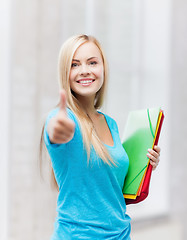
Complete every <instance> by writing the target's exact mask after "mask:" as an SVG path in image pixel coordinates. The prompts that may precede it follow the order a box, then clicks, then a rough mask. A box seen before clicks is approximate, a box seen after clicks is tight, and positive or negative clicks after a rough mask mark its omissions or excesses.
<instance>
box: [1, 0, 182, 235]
mask: <svg viewBox="0 0 187 240" xmlns="http://www.w3.org/2000/svg"><path fill="white" fill-rule="evenodd" d="M186 12H187V1H186V0H152V1H150V0H123V1H121V0H102V1H101V0H82V1H76V0H53V1H51V0H32V1H29V0H0V35H1V37H0V76H1V77H0V112H1V118H0V134H1V137H0V152H1V158H0V240H41V239H42V240H44V239H46V240H47V239H49V238H50V235H51V233H52V231H53V222H54V218H55V216H56V211H55V208H56V197H57V193H56V192H55V191H53V190H51V188H50V183H49V182H50V177H48V174H49V173H48V165H49V160H48V158H47V156H46V164H44V171H43V172H44V174H43V178H44V181H43V180H42V179H41V177H40V172H39V164H38V150H39V141H40V134H41V128H42V125H43V123H44V121H45V117H46V115H47V113H48V111H49V110H51V109H52V108H53V107H54V106H55V105H56V104H57V102H58V97H59V96H58V93H59V88H58V80H57V60H58V54H59V50H60V47H61V45H62V43H63V42H64V41H65V40H66V39H67V38H68V37H70V36H71V35H75V34H79V33H86V34H92V35H94V36H96V38H98V40H99V41H100V42H101V44H102V46H103V47H104V49H105V52H106V55H107V57H108V62H109V68H110V81H109V89H108V96H107V100H106V103H105V105H104V108H103V111H105V112H106V113H107V114H109V115H111V116H112V117H113V118H114V119H115V120H116V121H117V123H118V126H119V130H120V134H121V136H122V135H123V130H124V126H125V122H126V118H127V115H128V112H129V111H131V110H134V109H142V108H148V107H156V106H161V108H162V109H163V110H164V112H165V121H164V125H163V131H162V134H161V139H160V146H161V149H162V153H161V162H160V164H159V167H158V169H157V170H156V171H155V172H154V173H153V175H152V181H151V186H150V195H149V197H148V198H147V199H146V200H145V201H144V202H143V203H140V204H137V205H136V206H128V207H127V212H128V214H129V215H130V216H131V217H132V234H131V237H132V240H142V239H143V240H148V239H152V240H157V239H160V240H164V239H170V240H185V239H187V204H186V198H187V187H186V184H187V174H186V172H187V139H186V136H187V124H186V123H187V107H186V104H187V44H186V43H187V14H186Z"/></svg>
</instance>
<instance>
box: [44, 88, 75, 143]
mask: <svg viewBox="0 0 187 240" xmlns="http://www.w3.org/2000/svg"><path fill="white" fill-rule="evenodd" d="M47 132H48V135H49V139H50V142H51V143H54V144H55V143H56V144H61V143H67V142H69V141H70V140H71V139H72V138H73V136H74V132H75V123H74V121H73V120H71V119H69V118H68V115H67V110H66V95H65V91H64V90H61V91H60V107H59V112H58V113H57V115H56V116H54V117H53V118H51V119H50V121H49V123H48V126H47Z"/></svg>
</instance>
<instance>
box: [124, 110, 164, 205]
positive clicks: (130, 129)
mask: <svg viewBox="0 0 187 240" xmlns="http://www.w3.org/2000/svg"><path fill="white" fill-rule="evenodd" d="M163 119H164V113H163V111H162V110H161V109H160V108H151V109H145V110H138V111H133V112H130V114H129V116H128V119H127V124H126V127H125V131H124V136H123V139H122V144H123V147H124V149H125V151H126V152H127V155H128V157H129V170H128V173H127V176H126V179H125V183H124V186H123V195H124V198H125V199H126V204H133V203H138V202H140V201H142V200H144V199H145V198H146V197H147V195H148V192H149V183H150V179H151V173H152V165H151V164H150V163H149V162H150V160H149V159H148V157H147V156H146V155H147V150H148V148H152V149H153V147H154V145H157V144H158V139H159V135H160V131H161V127H162V123H163Z"/></svg>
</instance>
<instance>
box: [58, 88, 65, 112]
mask: <svg viewBox="0 0 187 240" xmlns="http://www.w3.org/2000/svg"><path fill="white" fill-rule="evenodd" d="M59 107H60V111H61V112H63V113H65V114H66V92H65V90H61V91H60V106H59Z"/></svg>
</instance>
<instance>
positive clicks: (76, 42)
mask: <svg viewBox="0 0 187 240" xmlns="http://www.w3.org/2000/svg"><path fill="white" fill-rule="evenodd" d="M86 42H93V43H94V44H95V45H96V46H97V47H98V49H99V50H100V53H101V57H102V61H103V66H104V81H103V85H102V87H101V88H100V90H99V91H98V92H97V93H96V96H95V102H94V107H95V109H99V108H100V107H101V106H102V104H103V100H104V96H105V94H106V87H107V83H108V65H107V61H106V57H105V54H104V52H103V49H102V48H101V45H100V43H99V42H98V41H97V39H96V38H95V37H93V36H87V35H76V36H73V37H71V38H69V39H68V40H67V41H66V42H65V43H64V44H63V45H62V47H61V50H60V53H59V60H58V75H59V85H60V88H63V89H64V90H65V91H66V98H67V107H68V108H69V109H71V110H72V111H73V113H74V114H75V115H76V117H77V119H78V122H79V125H80V128H81V132H82V136H83V143H84V146H85V149H86V151H87V157H88V161H89V159H90V152H91V147H92V146H93V148H94V150H95V152H96V153H97V155H98V156H99V157H100V158H101V159H102V160H103V161H104V162H105V163H106V164H109V165H111V164H113V165H115V163H114V161H113V159H112V158H111V156H110V154H109V153H108V151H107V149H106V147H105V146H104V144H103V142H102V141H101V140H100V139H99V137H98V135H97V133H96V131H95V129H94V125H93V122H92V120H91V119H90V117H89V116H88V115H87V114H86V112H85V111H84V110H83V108H82V107H81V105H80V103H79V102H78V100H77V99H76V97H75V96H74V94H73V92H72V91H71V87H70V82H69V75H70V70H71V65H72V59H73V56H74V54H75V51H76V50H77V48H78V47H80V46H81V45H82V44H84V43H86ZM42 142H43V131H42V136H41V143H40V159H41V158H42V157H41V156H42ZM52 178H53V180H52V183H53V186H55V187H58V186H57V184H56V180H55V178H54V173H53V170H52Z"/></svg>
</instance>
